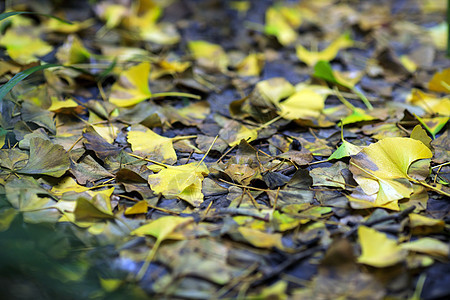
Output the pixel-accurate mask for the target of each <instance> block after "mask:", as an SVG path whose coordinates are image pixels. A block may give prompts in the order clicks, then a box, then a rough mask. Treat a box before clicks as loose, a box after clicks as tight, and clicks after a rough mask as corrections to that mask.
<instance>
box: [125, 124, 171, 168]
mask: <svg viewBox="0 0 450 300" xmlns="http://www.w3.org/2000/svg"><path fill="white" fill-rule="evenodd" d="M127 140H128V143H130V144H131V149H132V150H133V151H137V152H142V153H144V154H145V155H146V156H148V158H150V159H152V160H156V161H159V162H163V163H168V164H173V163H175V162H176V161H177V154H176V153H175V149H174V148H173V144H172V139H171V138H166V137H163V136H160V135H159V134H157V133H155V132H153V131H152V130H150V129H148V128H146V127H144V126H142V125H135V126H132V127H131V128H130V131H129V132H128V135H127Z"/></svg>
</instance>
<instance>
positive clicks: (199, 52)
mask: <svg viewBox="0 0 450 300" xmlns="http://www.w3.org/2000/svg"><path fill="white" fill-rule="evenodd" d="M188 47H189V51H191V53H192V55H193V56H194V58H195V59H196V60H197V62H198V64H199V65H201V66H203V67H205V68H207V69H211V70H216V71H220V72H222V73H224V72H226V71H227V68H228V64H229V59H228V56H227V54H226V53H225V51H224V50H223V48H222V47H221V46H220V45H217V44H212V43H209V42H206V41H189V43H188Z"/></svg>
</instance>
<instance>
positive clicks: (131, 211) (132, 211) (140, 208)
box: [125, 200, 148, 216]
mask: <svg viewBox="0 0 450 300" xmlns="http://www.w3.org/2000/svg"><path fill="white" fill-rule="evenodd" d="M147 211H148V205H147V201H145V200H142V201H139V202H137V203H136V204H135V205H133V206H132V207H128V208H127V209H126V210H125V215H127V216H128V215H138V214H145V213H147Z"/></svg>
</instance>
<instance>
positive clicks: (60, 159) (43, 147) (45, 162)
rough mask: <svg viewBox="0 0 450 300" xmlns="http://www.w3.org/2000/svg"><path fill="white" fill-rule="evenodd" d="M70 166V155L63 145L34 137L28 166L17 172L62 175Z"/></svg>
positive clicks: (31, 142) (31, 141)
mask: <svg viewBox="0 0 450 300" xmlns="http://www.w3.org/2000/svg"><path fill="white" fill-rule="evenodd" d="M69 167H70V160H69V155H68V154H67V152H66V151H65V150H64V148H63V147H62V146H61V145H54V144H52V142H50V141H47V140H44V139H41V138H32V139H31V140H30V159H29V160H28V163H27V164H26V166H25V167H24V168H22V169H20V170H18V171H17V172H18V173H22V174H30V175H49V176H53V177H60V176H62V175H63V174H64V173H66V171H67V170H68V169H69Z"/></svg>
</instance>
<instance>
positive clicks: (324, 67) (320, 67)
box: [313, 60, 373, 109]
mask: <svg viewBox="0 0 450 300" xmlns="http://www.w3.org/2000/svg"><path fill="white" fill-rule="evenodd" d="M313 76H314V77H317V78H320V79H323V80H325V81H328V82H329V83H332V84H336V85H341V86H343V87H346V88H348V89H350V90H352V91H353V92H354V93H355V94H357V95H358V96H359V97H360V98H361V100H362V101H363V102H364V104H365V105H366V106H367V108H368V109H373V107H372V104H370V102H369V99H367V97H366V96H365V95H364V94H363V93H362V92H361V91H360V90H359V89H358V88H357V87H355V86H353V85H352V84H349V83H347V82H345V81H343V80H339V79H338V78H336V76H335V75H334V73H333V69H332V68H331V65H330V64H329V63H328V62H327V61H324V60H320V61H318V62H317V64H316V65H315V66H314V74H313Z"/></svg>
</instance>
